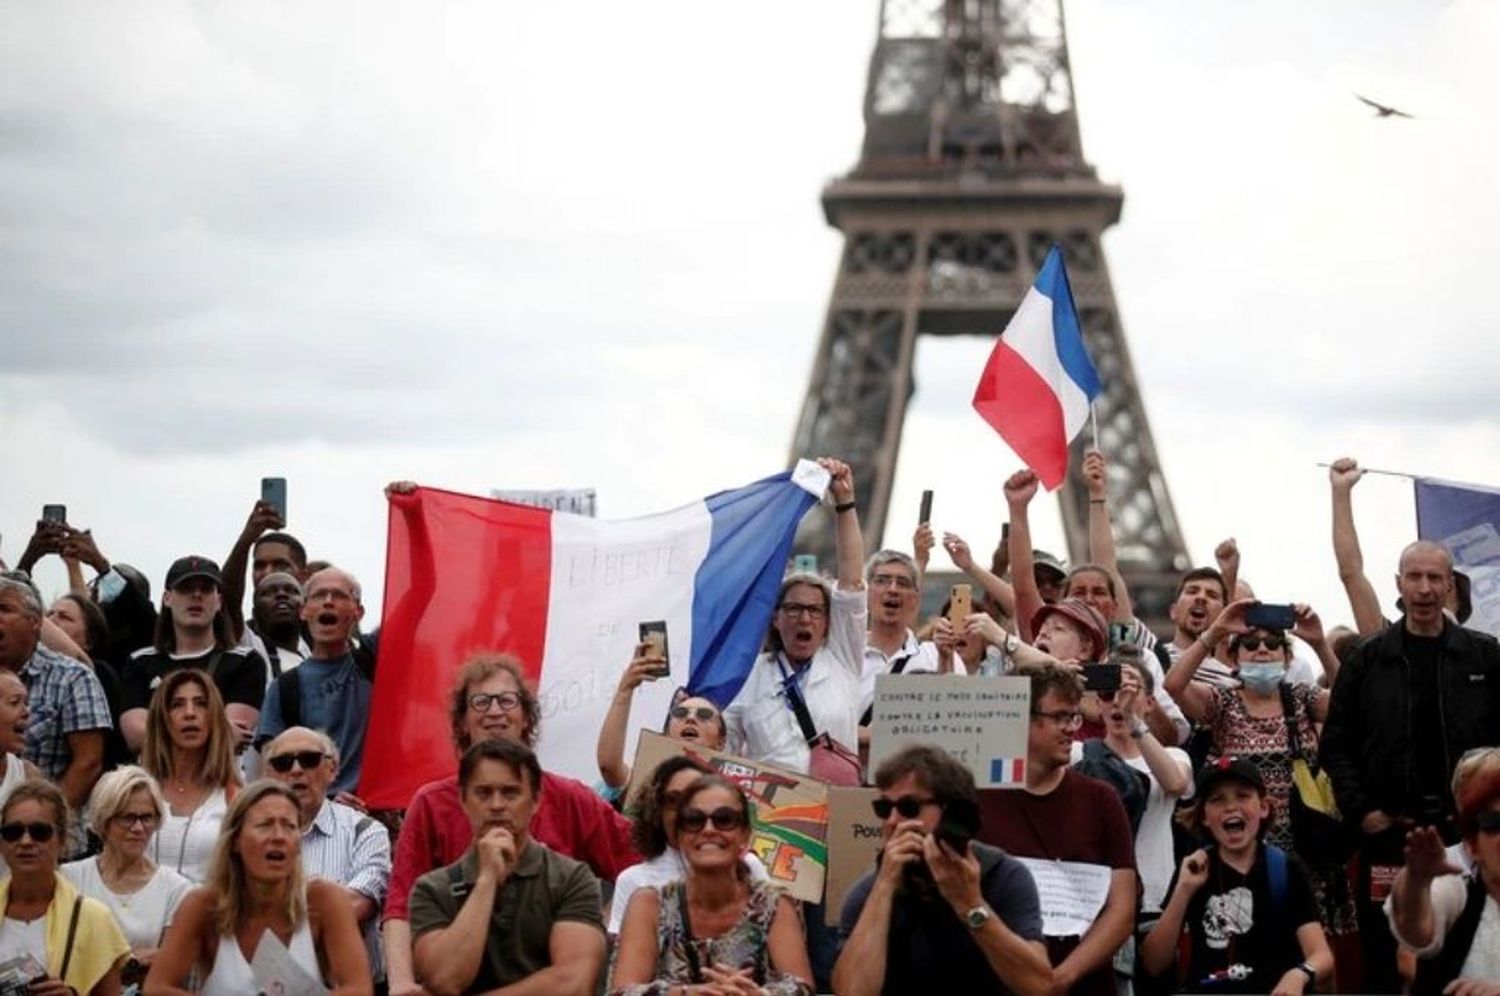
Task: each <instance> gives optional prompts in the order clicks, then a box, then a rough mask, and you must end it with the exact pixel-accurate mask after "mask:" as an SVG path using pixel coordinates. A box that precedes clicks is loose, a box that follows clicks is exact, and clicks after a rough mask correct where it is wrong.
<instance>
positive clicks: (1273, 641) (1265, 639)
mask: <svg viewBox="0 0 1500 996" xmlns="http://www.w3.org/2000/svg"><path fill="white" fill-rule="evenodd" d="M1284 646H1286V637H1284V636H1282V635H1281V634H1279V633H1268V634H1266V635H1265V636H1242V637H1240V649H1242V650H1259V649H1260V648H1261V647H1265V648H1266V649H1267V650H1280V649H1281V648H1282V647H1284Z"/></svg>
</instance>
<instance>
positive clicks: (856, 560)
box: [818, 457, 865, 591]
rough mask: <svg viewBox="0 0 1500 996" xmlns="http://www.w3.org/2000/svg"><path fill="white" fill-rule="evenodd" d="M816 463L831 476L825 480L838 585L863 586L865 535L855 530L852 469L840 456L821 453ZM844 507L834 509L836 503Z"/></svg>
mask: <svg viewBox="0 0 1500 996" xmlns="http://www.w3.org/2000/svg"><path fill="white" fill-rule="evenodd" d="M818 466H820V467H822V468H823V469H824V470H826V471H828V473H829V474H830V475H831V476H832V478H833V479H832V480H831V481H829V483H828V491H829V494H830V495H832V497H833V503H834V508H835V511H834V513H833V519H834V538H835V540H836V541H837V543H838V565H839V576H838V586H839V588H840V589H841V590H843V591H863V590H864V588H865V538H864V536H863V535H862V534H861V533H860V531H859V510H858V509H856V508H854V471H853V470H852V469H851V468H850V466H849V465H848V464H847V463H845V462H844V461H842V460H835V459H833V458H832V457H822V458H820V459H819V460H818ZM841 506H842V507H843V508H844V511H842V512H840V511H837V509H838V508H839V507H841Z"/></svg>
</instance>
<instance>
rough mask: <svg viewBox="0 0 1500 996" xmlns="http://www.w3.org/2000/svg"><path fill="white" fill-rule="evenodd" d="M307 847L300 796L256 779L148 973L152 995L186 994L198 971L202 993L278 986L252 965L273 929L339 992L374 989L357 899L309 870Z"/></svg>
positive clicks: (236, 993)
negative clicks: (305, 863) (204, 877)
mask: <svg viewBox="0 0 1500 996" xmlns="http://www.w3.org/2000/svg"><path fill="white" fill-rule="evenodd" d="M301 850H302V824H301V808H300V806H299V804H298V802H297V796H296V795H295V794H294V793H293V792H292V790H291V789H289V788H287V787H286V786H285V785H282V784H280V783H279V782H273V781H269V780H261V781H258V782H252V783H251V784H250V785H249V787H247V788H246V789H245V791H244V792H242V793H241V794H240V796H239V798H237V799H236V800H235V802H234V805H233V806H231V807H230V809H229V814H228V815H227V816H226V817H225V819H224V830H223V833H222V834H221V835H220V836H219V840H218V842H217V844H216V846H215V848H214V856H213V861H212V863H211V864H210V866H209V873H208V881H207V882H205V883H204V885H203V886H202V887H200V888H197V889H194V890H192V891H191V892H189V893H188V895H187V898H186V899H184V900H183V902H182V907H181V909H180V910H179V911H178V915H177V919H176V921H175V922H174V923H173V924H172V930H171V931H170V932H169V933H168V935H167V941H166V943H165V944H164V945H163V946H162V949H161V952H160V953H159V954H158V955H157V957H156V961H155V963H154V964H152V966H151V972H150V974H149V975H147V977H146V986H145V990H144V992H145V993H146V994H147V996H187V994H188V992H189V990H188V989H186V988H183V986H184V983H185V982H187V980H188V978H189V976H190V975H191V974H193V973H194V972H196V973H197V977H198V978H199V979H201V980H202V984H201V985H200V986H199V987H198V988H197V990H196V991H197V993H198V994H199V996H241V994H248V993H254V992H257V991H266V990H273V989H274V987H272V986H270V985H267V984H266V980H265V979H263V978H257V976H256V974H255V972H254V970H253V969H252V967H251V966H252V965H253V964H254V962H255V956H256V951H257V950H258V949H259V947H260V945H262V944H264V943H266V942H267V941H268V940H269V939H271V938H275V939H276V941H277V942H279V943H280V944H282V945H283V946H285V948H286V952H285V955H284V958H285V960H287V961H290V962H291V963H292V964H293V965H295V967H296V968H297V969H300V973H299V974H300V975H301V976H303V977H305V978H306V979H308V980H311V981H312V982H315V983H316V982H322V983H325V984H326V985H327V986H328V989H329V991H331V993H333V994H334V996H369V994H370V993H372V992H373V991H374V986H373V984H372V983H371V981H370V963H369V959H368V958H366V956H365V946H364V941H363V940H362V939H361V938H360V934H359V927H358V925H357V924H356V923H355V920H354V907H353V906H351V905H350V903H349V900H348V899H347V898H346V897H345V896H344V895H343V890H342V888H340V887H339V886H338V885H335V884H334V883H332V882H326V881H323V880H322V879H312V880H309V879H307V878H306V876H305V875H304V873H303V871H302V855H301ZM288 971H290V970H288ZM289 988H291V989H293V990H294V991H298V992H300V991H302V990H301V989H298V988H297V987H296V986H291V987H289Z"/></svg>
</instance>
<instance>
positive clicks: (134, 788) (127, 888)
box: [61, 765, 193, 986]
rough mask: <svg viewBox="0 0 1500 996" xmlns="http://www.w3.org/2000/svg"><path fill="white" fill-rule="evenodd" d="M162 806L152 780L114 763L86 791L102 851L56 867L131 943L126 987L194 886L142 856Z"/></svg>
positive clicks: (124, 977) (164, 808)
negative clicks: (109, 916) (106, 911)
mask: <svg viewBox="0 0 1500 996" xmlns="http://www.w3.org/2000/svg"><path fill="white" fill-rule="evenodd" d="M166 811H167V804H166V802H165V801H164V800H163V799H162V797H161V789H160V788H158V787H157V784H156V779H154V778H152V777H151V776H150V775H149V774H147V773H146V771H145V770H144V769H143V768H138V767H136V766H134V765H128V766H126V767H123V768H116V769H115V770H114V771H111V772H109V773H108V774H106V775H104V776H103V777H101V778H100V779H99V781H98V782H97V783H95V785H94V791H93V793H92V794H90V795H89V826H90V827H91V828H92V829H93V831H94V833H95V834H96V835H97V836H98V837H99V839H100V840H102V841H104V850H103V851H102V852H101V853H100V854H99V855H97V856H96V857H91V858H84V859H83V860H82V861H73V862H70V863H69V864H66V865H63V866H62V868H61V871H62V873H63V875H65V876H66V877H67V878H68V880H69V881H70V882H72V883H73V884H74V885H75V886H77V887H78V891H79V892H81V893H83V894H84V895H85V896H89V897H92V898H94V899H97V900H99V901H100V902H101V903H103V904H104V905H105V906H108V907H109V910H110V912H111V913H113V914H114V916H115V921H116V922H117V923H119V925H120V927H121V929H122V930H124V932H125V940H126V941H128V942H129V944H130V959H129V960H128V961H126V963H125V969H124V971H123V973H122V981H123V982H124V984H125V985H127V986H129V985H133V984H135V983H138V982H140V981H141V980H142V979H143V978H145V974H146V969H148V968H150V967H151V961H152V959H153V958H155V957H156V950H157V948H159V947H161V942H162V938H163V937H164V936H166V933H167V925H168V924H170V923H171V922H172V915H173V914H174V913H176V912H177V906H178V904H179V903H181V902H182V897H183V896H185V895H187V891H188V890H189V889H191V888H192V887H193V883H191V882H189V881H188V880H187V879H186V878H184V877H183V876H181V875H179V874H178V873H177V872H175V871H173V870H172V869H170V868H163V867H162V866H161V865H158V864H156V863H154V862H153V861H152V860H151V859H150V858H149V857H147V855H146V852H147V851H148V850H149V849H150V847H151V838H152V837H153V836H155V834H156V828H157V827H158V826H160V825H161V819H162V814H164V813H165V812H166Z"/></svg>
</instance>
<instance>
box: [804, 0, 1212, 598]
mask: <svg viewBox="0 0 1500 996" xmlns="http://www.w3.org/2000/svg"><path fill="white" fill-rule="evenodd" d="M864 117H865V138H864V147H863V149H862V151H861V154H860V158H859V162H858V163H857V164H856V165H855V167H854V168H853V169H852V170H851V171H850V172H849V173H848V175H846V176H844V177H842V178H840V179H837V180H834V181H832V182H831V183H830V184H829V185H828V186H827V187H826V188H825V189H824V191H823V210H824V214H825V215H826V217H827V220H828V223H829V224H830V225H833V226H834V227H835V228H837V229H839V230H840V231H841V232H843V233H844V240H845V241H844V252H843V256H842V258H841V260H840V264H839V269H838V273H837V275H836V276H835V278H834V283H833V293H832V295H831V297H830V300H829V304H828V315H827V319H826V320H825V322H824V325H823V336H822V341H821V344H820V346H819V348H818V356H817V359H816V362H815V364H814V367H813V374H812V381H811V383H810V385H809V386H808V390H807V396H806V399H805V400H804V402H803V406H802V414H801V417H800V419H799V420H798V423H797V427H796V430H795V435H794V438H793V442H792V456H793V457H794V458H795V457H799V456H816V455H819V454H824V453H830V454H836V455H838V456H840V457H842V458H844V459H846V460H848V461H849V462H850V463H851V464H852V465H853V467H854V472H855V479H856V481H858V482H859V485H860V487H859V494H858V500H859V515H860V522H861V523H862V525H863V528H864V534H865V543H866V549H869V550H873V549H877V548H878V546H879V543H880V540H881V536H882V534H883V533H884V531H885V525H886V512H887V510H888V509H889V507H890V502H891V487H892V484H893V482H894V479H895V473H896V457H897V454H898V452H899V450H900V445H901V429H902V424H903V422H904V420H905V417H906V406H907V403H908V401H909V400H910V398H911V395H912V393H913V391H914V390H915V381H914V378H913V369H912V360H913V357H914V355H915V351H916V342H917V337H918V336H919V335H934V336H952V335H983V336H988V337H994V336H996V335H998V334H999V332H1000V330H1001V329H1003V328H1004V327H1005V324H1006V322H1008V321H1009V320H1010V317H1011V315H1012V314H1014V312H1015V309H1016V307H1017V305H1019V303H1020V301H1021V299H1022V297H1024V296H1025V294H1026V291H1027V289H1028V288H1029V287H1030V285H1031V282H1032V280H1033V279H1034V277H1035V275H1036V271H1037V269H1038V268H1039V267H1040V266H1041V263H1042V260H1043V259H1044V258H1045V257H1046V255H1047V251H1048V249H1049V248H1050V247H1051V246H1052V245H1053V244H1054V243H1057V244H1060V245H1061V246H1062V248H1063V252H1064V258H1065V259H1066V261H1067V266H1068V273H1069V275H1070V277H1071V279H1072V285H1073V292H1074V297H1075V300H1076V302H1077V305H1078V310H1079V319H1080V323H1081V325H1082V327H1083V332H1084V336H1085V340H1086V342H1087V345H1088V349H1089V354H1090V355H1091V356H1092V357H1093V359H1094V364H1095V366H1097V367H1098V370H1099V375H1100V378H1101V380H1102V381H1103V384H1104V392H1103V394H1102V395H1101V396H1100V397H1099V398H1098V400H1097V401H1096V403H1095V412H1096V417H1097V419H1098V426H1099V442H1100V446H1101V448H1102V449H1103V450H1104V452H1105V453H1106V454H1107V455H1108V456H1109V458H1110V496H1111V505H1112V512H1113V515H1114V520H1115V532H1116V545H1117V552H1118V557H1119V564H1120V569H1121V572H1122V573H1123V574H1124V576H1125V580H1126V583H1127V584H1128V585H1129V586H1130V591H1131V594H1132V596H1133V597H1134V599H1135V602H1136V605H1137V611H1138V614H1139V615H1140V616H1141V618H1143V619H1146V620H1148V621H1152V622H1157V623H1160V622H1162V621H1164V620H1165V617H1166V609H1167V606H1168V604H1169V603H1170V600H1171V595H1172V589H1173V586H1174V585H1175V582H1176V578H1177V575H1178V574H1180V572H1181V571H1182V570H1184V569H1185V568H1186V567H1187V565H1188V559H1187V549H1186V545H1185V543H1184V541H1183V538H1182V533H1181V530H1180V528H1179V526H1178V522H1177V516H1176V514H1175V513H1174V512H1173V509H1172V500H1171V496H1170V495H1169V494H1168V492H1167V483H1166V478H1165V477H1164V476H1163V474H1162V470H1161V465H1160V462H1159V461H1158V459H1157V455H1156V446H1155V444H1154V443H1153V441H1152V438H1151V430H1150V427H1149V426H1148V425H1147V423H1146V412H1145V409H1144V407H1143V405H1142V403H1141V395H1140V391H1139V387H1138V384H1137V381H1136V376H1135V370H1134V367H1133V366H1132V364H1131V361H1130V351H1129V349H1128V347H1127V345H1126V342H1125V334H1124V332H1123V331H1122V330H1121V327H1120V322H1119V318H1118V314H1117V311H1116V308H1115V299H1114V292H1113V291H1112V290H1111V288H1110V280H1109V270H1108V268H1107V266H1106V265H1105V260H1104V254H1103V250H1102V248H1101V246H1100V242H1099V238H1100V235H1101V234H1102V233H1103V231H1104V229H1105V228H1107V227H1108V226H1110V225H1112V224H1114V223H1115V222H1117V221H1118V220H1119V218H1120V208H1121V204H1122V203H1123V201H1124V194H1123V192H1122V191H1121V189H1120V188H1119V187H1118V186H1115V185H1111V184H1106V183H1103V182H1101V181H1100V180H1099V178H1098V174H1097V173H1096V171H1095V170H1094V167H1093V166H1092V165H1090V164H1089V163H1088V161H1087V160H1085V159H1084V156H1083V145H1082V140H1081V138H1080V136H1079V130H1078V117H1077V114H1076V110H1075V104H1074V99H1073V78H1072V71H1071V69H1070V66H1069V62H1068V48H1067V33H1066V30H1065V25H1064V23H1063V14H1062V2H1061V0H882V3H881V5H880V33H879V37H878V39H877V41H876V43H875V51H874V54H873V56H872V57H871V60H870V73H869V79H868V82H867V84H866V89H865V101H864ZM974 374H975V381H976V382H977V380H978V375H979V371H978V370H977V369H976V370H975V371H974ZM977 417H978V416H976V418H977ZM1087 436H1088V434H1087V433H1085V434H1084V436H1081V437H1080V439H1079V440H1078V441H1077V443H1076V444H1075V453H1074V460H1073V468H1072V470H1071V471H1070V476H1069V479H1068V481H1067V483H1066V484H1065V485H1064V486H1063V488H1061V489H1060V490H1059V492H1058V494H1059V500H1060V502H1061V505H1062V520H1063V530H1064V533H1065V535H1066V538H1067V544H1068V556H1069V558H1070V559H1071V560H1072V561H1073V562H1074V563H1080V562H1083V561H1084V560H1086V559H1087V556H1088V494H1087V491H1086V490H1085V488H1084V486H1083V482H1082V481H1081V480H1080V479H1079V478H1078V470H1077V465H1078V462H1079V459H1080V454H1081V451H1082V448H1083V447H1084V446H1085V445H1086V443H1087V439H1086V437H1087ZM1000 501H1001V498H1000V496H999V495H996V502H997V504H998V503H999V502H1000ZM827 515H828V513H827V512H826V511H819V512H818V513H816V514H814V515H809V516H808V518H807V520H805V521H804V523H803V528H802V531H801V533H800V534H799V538H798V549H799V550H801V551H802V552H808V553H815V554H818V555H819V557H820V559H821V560H822V561H823V562H825V563H830V562H832V553H833V550H832V537H833V530H832V528H831V527H830V525H829V523H828V522H827V519H826V516H827Z"/></svg>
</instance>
